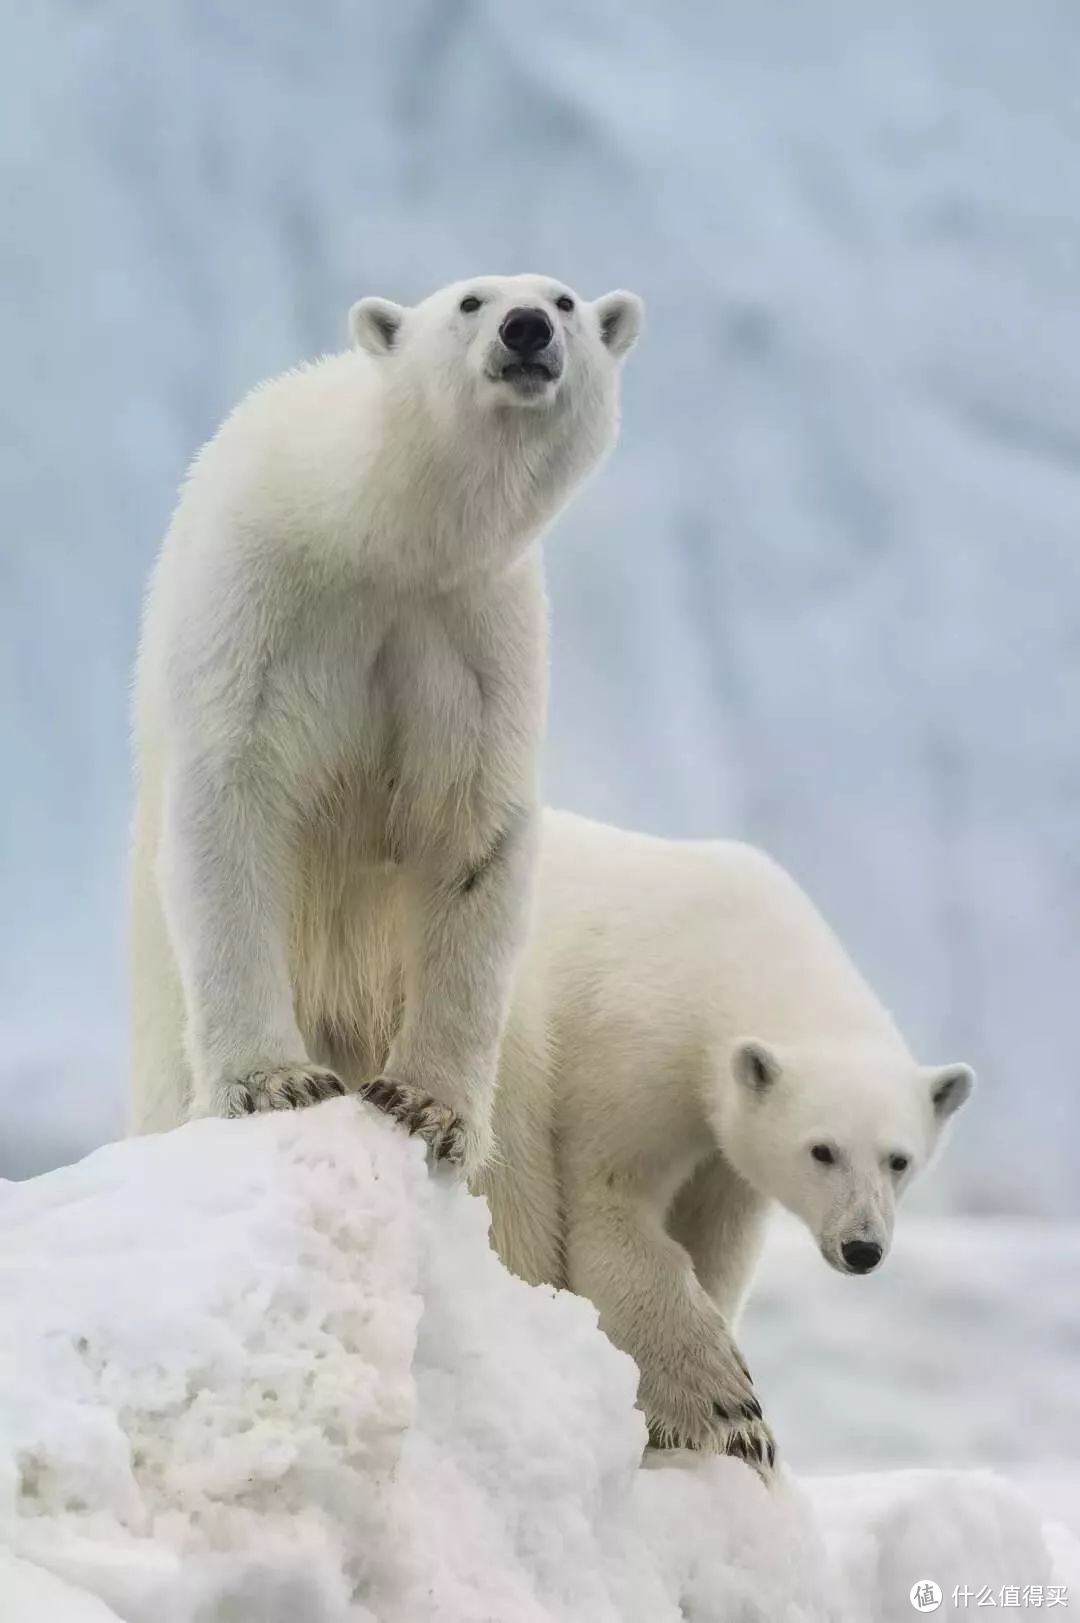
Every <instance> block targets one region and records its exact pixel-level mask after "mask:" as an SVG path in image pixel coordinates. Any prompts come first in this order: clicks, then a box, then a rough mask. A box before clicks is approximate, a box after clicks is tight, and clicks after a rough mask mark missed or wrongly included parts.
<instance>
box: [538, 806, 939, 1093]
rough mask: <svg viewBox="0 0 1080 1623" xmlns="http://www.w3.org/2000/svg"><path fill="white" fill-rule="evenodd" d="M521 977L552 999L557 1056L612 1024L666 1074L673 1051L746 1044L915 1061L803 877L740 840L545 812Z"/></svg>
mask: <svg viewBox="0 0 1080 1623" xmlns="http://www.w3.org/2000/svg"><path fill="white" fill-rule="evenodd" d="M523 979H524V980H525V983H526V987H527V989H528V991H530V992H531V991H532V989H533V988H535V987H543V988H544V994H545V998H546V1001H547V1008H548V1013H549V1020H550V1022H551V1024H552V1026H553V1028H554V1029H553V1038H554V1041H555V1043H556V1046H559V1045H561V1044H562V1043H572V1042H573V1041H574V1038H575V1035H577V1030H582V1029H585V1028H587V1029H589V1030H590V1031H593V1032H595V1031H596V1029H597V1027H598V1026H603V1027H606V1028H608V1029H609V1030H610V1031H612V1032H618V1033H619V1034H620V1035H619V1041H620V1043H624V1042H629V1041H634V1042H640V1043H641V1044H643V1045H644V1046H645V1048H646V1049H648V1050H651V1051H652V1052H653V1053H654V1054H655V1056H656V1058H657V1060H658V1062H659V1061H661V1060H663V1059H669V1058H670V1057H671V1049H672V1046H673V1045H679V1044H681V1045H691V1044H694V1043H695V1041H696V1040H699V1041H700V1042H701V1043H705V1044H707V1045H708V1047H709V1048H710V1049H719V1050H723V1049H730V1047H731V1045H733V1044H734V1043H736V1042H738V1041H740V1040H742V1039H745V1038H760V1039H763V1040H767V1041H773V1042H781V1043H783V1042H792V1043H795V1042H802V1041H809V1042H815V1043H821V1042H822V1041H823V1040H825V1041H828V1042H836V1043H851V1044H859V1045H865V1046H873V1047H875V1048H878V1049H879V1050H880V1049H882V1048H883V1047H884V1048H887V1049H891V1050H894V1051H895V1052H897V1053H898V1054H901V1055H904V1056H905V1057H906V1056H907V1052H908V1051H907V1048H906V1045H905V1044H904V1042H903V1039H902V1038H901V1036H900V1034H899V1032H898V1031H897V1029H896V1026H895V1025H894V1023H893V1021H892V1019H891V1018H890V1016H889V1014H888V1013H887V1011H886V1010H885V1009H884V1008H883V1006H882V1004H881V1003H880V1001H879V1000H878V998H877V997H876V995H875V994H874V992H873V991H872V990H871V988H870V987H869V986H868V985H867V983H866V981H865V980H864V979H863V978H862V976H861V975H860V974H859V972H858V971H857V969H856V968H855V966H854V964H853V963H852V962H851V960H850V958H849V957H848V955H847V953H846V952H845V951H844V948H843V947H842V945H841V944H840V942H839V940H838V939H837V937H836V935H835V934H834V933H833V931H832V930H831V929H830V928H829V926H828V925H827V924H826V922H825V920H824V919H823V918H822V917H821V915H820V913H819V912H818V911H817V909H816V908H815V907H814V905H813V904H812V902H811V901H810V900H809V898H808V897H807V896H806V895H805V894H804V892H803V891H802V890H801V889H800V887H799V886H798V885H797V884H796V882H795V881H794V879H792V878H791V877H790V875H788V874H787V873H786V872H785V871H784V869H783V868H781V867H780V866H779V864H778V863H776V862H774V861H773V860H772V859H771V858H770V857H768V856H766V855H765V854H764V852H762V851H759V850H757V849H756V848H755V847H753V846H750V845H745V844H742V843H740V842H738V841H731V840H719V841H716V840H714V841H704V840H702V841H697V840H683V841H675V840H665V839H658V838H654V837H652V836H650V835H645V834H637V833H628V832H626V831H623V830H621V829H614V828H611V827H609V826H606V825H603V824H599V823H594V822H591V821H589V820H587V819H585V818H582V817H578V816H575V815H573V814H570V813H566V812H555V811H547V812H545V816H544V829H543V845H542V855H541V866H540V875H539V884H538V899H537V910H536V917H535V924H534V930H533V938H532V944H531V949H530V961H529V963H528V965H527V969H526V973H525V976H524V977H523ZM576 1028H577V1029H576ZM718 1057H719V1055H718Z"/></svg>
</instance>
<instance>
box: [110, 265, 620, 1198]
mask: <svg viewBox="0 0 1080 1623" xmlns="http://www.w3.org/2000/svg"><path fill="white" fill-rule="evenodd" d="M466 295H469V296H475V297H476V298H477V299H479V300H480V301H481V303H480V308H479V309H478V310H477V311H475V312H470V313H465V312H463V311H462V310H461V308H460V305H461V302H462V299H463V298H464V297H466ZM569 296H570V295H569V290H568V289H565V288H564V287H563V286H562V285H561V284H559V283H556V282H553V281H552V280H551V279H550V278H547V277H536V276H528V277H481V278H477V279H475V280H473V281H470V282H467V283H461V284H458V285H456V286H454V287H449V288H444V289H443V290H442V291H440V292H439V293H436V294H434V295H433V296H432V297H431V298H429V299H427V300H425V301H424V302H423V303H422V304H420V305H418V306H416V307H415V308H414V309H408V310H406V309H403V308H402V307H401V306H398V305H394V304H391V303H390V302H389V301H387V300H362V301H361V302H360V304H359V305H357V306H356V307H355V308H354V310H353V311H352V312H351V315H350V330H351V333H352V336H353V339H354V343H355V346H356V347H354V348H353V349H351V350H350V351H348V352H346V353H343V354H339V355H334V356H331V357H329V358H327V359H324V360H322V361H319V362H318V363H316V364H314V365H311V366H307V367H304V368H301V369H300V370H298V371H295V372H291V373H288V374H287V375H285V376H284V377H281V378H278V379H276V380H274V381H273V382H270V383H267V384H265V385H263V386H262V387H261V388H259V389H256V390H255V391H254V392H253V393H252V394H251V395H249V396H248V398H247V399H246V400H244V401H243V402H242V403H241V405H240V406H239V407H238V408H237V409H236V411H235V412H234V413H233V414H232V416H231V417H230V418H229V419H228V420H227V421H226V422H225V424H224V425H223V427H222V428H221V430H220V431H219V433H218V434H217V436H216V437H215V438H214V439H213V440H212V441H211V442H210V444H209V445H208V446H207V447H206V448H205V449H204V450H203V451H202V452H201V453H200V455H199V457H198V458H197V460H196V462H195V464H194V466H193V468H192V470H191V473H190V475H189V477H188V481H187V484H186V485H185V488H184V490H183V492H182V495H181V499H180V503H179V506H178V508H177V511H176V514H175V517H174V519H173V522H172V525H171V527H170V529H169V532H168V535H167V536H166V539H165V543H164V546H163V548H162V552H161V555H160V558H159V560H158V564H157V568H156V571H155V575H154V580H153V584H152V588H151V591H150V595H149V599H148V603H147V607H146V614H145V621H144V627H143V638H142V645H141V650H140V656H139V664H138V673H137V692H136V709H135V732H136V751H137V764H138V776H139V798H138V808H137V813H136V819H135V830H134V840H133V885H134V897H133V907H134V917H133V942H132V970H133V977H132V978H133V1077H132V1100H131V1125H132V1127H133V1129H134V1130H137V1131H146V1130H153V1129H156V1128H161V1127H166V1126H169V1125H172V1124H174V1123H175V1122H177V1121H178V1120H180V1119H182V1118H183V1116H184V1115H185V1114H186V1113H188V1112H189V1111H193V1112H195V1113H216V1114H236V1113H238V1112H239V1111H241V1110H243V1109H250V1108H252V1107H254V1108H259V1109H264V1108H276V1107H282V1106H287V1105H289V1104H294V1103H298V1102H306V1101H307V1100H309V1099H313V1098H317V1097H321V1096H322V1095H323V1094H325V1093H328V1092H331V1091H334V1090H335V1089H336V1088H337V1087H338V1086H339V1083H338V1081H337V1075H338V1074H340V1076H341V1077H343V1078H344V1079H345V1080H346V1081H347V1082H348V1083H349V1084H351V1085H357V1084H360V1083H365V1082H370V1081H371V1080H372V1078H373V1077H375V1076H376V1075H377V1074H378V1073H380V1072H383V1071H385V1072H386V1073H387V1074H388V1076H389V1077H390V1078H391V1079H392V1082H391V1083H390V1084H388V1087H387V1088H386V1089H384V1090H383V1091H384V1094H387V1095H390V1094H392V1097H387V1098H384V1099H383V1103H384V1104H385V1107H386V1108H389V1109H392V1110H393V1112H394V1113H395V1114H399V1115H403V1116H405V1117H406V1118H407V1119H408V1120H409V1121H410V1122H411V1123H412V1124H413V1125H415V1126H417V1127H418V1129H419V1130H420V1131H422V1132H423V1134H424V1136H425V1137H427V1138H428V1140H429V1142H431V1143H432V1145H433V1146H434V1147H435V1148H437V1149H440V1150H446V1149H449V1153H450V1154H451V1155H452V1156H453V1157H454V1158H456V1159H459V1160H460V1161H461V1162H462V1163H463V1164H464V1165H465V1167H466V1170H475V1169H476V1168H477V1167H478V1166H479V1165H480V1164H482V1162H483V1160H484V1158H485V1156H486V1155H487V1153H488V1149H489V1145H490V1109H491V1095H492V1090H493V1086H494V1079H495V1068H496V1059H497V1053H498V1048H499V1042H500V1038H501V1035H502V1031H503V1026H504V1022H505V1017H506V1011H507V1001H508V996H509V990H510V985H511V979H512V974H513V970H514V966H515V963H516V961H517V957H518V953H519V950H520V944H521V940H522V938H523V935H524V931H525V927H526V923H527V909H528V901H529V891H530V879H531V873H532V867H533V852H534V846H535V823H536V793H537V791H536V758H537V751H538V745H539V741H540V736H541V731H542V724H543V715H544V698H545V608H544V595H543V586H542V578H541V570H540V560H539V549H538V546H537V540H538V537H539V535H540V533H541V532H542V530H543V529H544V528H545V527H546V526H547V525H548V524H549V523H550V522H551V520H552V518H553V517H554V516H555V514H556V513H557V512H558V510H559V509H560V508H561V507H562V506H563V504H564V503H565V502H566V501H567V500H568V499H569V497H570V496H571V494H572V493H573V491H574V489H575V488H576V486H577V485H578V484H579V483H580V482H581V480H582V479H583V478H584V477H585V476H586V475H587V474H588V473H589V472H590V471H591V470H592V469H593V468H594V467H595V466H596V464H597V462H598V461H599V460H600V458H601V457H602V456H603V454H604V453H605V451H606V450H607V449H608V447H609V446H610V445H611V443H612V441H613V439H614V436H615V432H616V420H617V394H618V388H617V378H618V369H619V364H618V363H619V361H620V359H621V357H622V355H624V354H625V353H626V351H627V350H628V349H629V348H630V346H631V345H632V343H633V341H634V339H635V337H636V335H637V331H638V329H639V326H640V315H641V312H640V305H639V302H638V301H637V300H636V299H635V298H634V297H633V296H632V295H630V294H610V295H608V296H607V297H606V298H605V299H602V300H599V301H597V302H596V303H595V304H588V303H584V302H581V301H578V300H575V301H574V308H573V309H572V310H570V311H565V310H562V309H560V308H559V305H558V302H557V301H558V300H559V299H560V298H564V299H565V298H566V297H569ZM519 306H528V307H530V308H537V307H538V308H541V309H542V310H543V311H544V312H545V313H546V315H547V316H548V318H549V319H550V322H551V326H552V338H551V343H550V345H549V346H548V349H547V351H546V352H545V364H546V365H547V367H548V370H547V372H538V371H535V370H533V371H531V372H528V374H527V375H520V371H521V369H520V368H519V369H518V374H515V373H514V371H513V369H511V370H509V371H507V370H504V368H505V367H507V366H508V365H509V363H510V362H511V361H512V360H513V356H511V355H510V352H509V351H508V350H507V349H506V347H505V345H504V344H503V343H502V342H501V339H500V323H501V322H502V320H503V317H504V316H505V315H506V314H507V313H508V312H509V311H510V310H511V309H512V308H515V307H519Z"/></svg>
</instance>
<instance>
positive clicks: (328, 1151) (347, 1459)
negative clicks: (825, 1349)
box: [0, 1100, 1053, 1623]
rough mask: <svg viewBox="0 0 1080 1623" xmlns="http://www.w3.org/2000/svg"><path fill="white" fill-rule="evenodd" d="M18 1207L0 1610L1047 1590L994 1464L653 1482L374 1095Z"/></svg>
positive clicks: (583, 1356) (879, 1599)
mask: <svg viewBox="0 0 1080 1623" xmlns="http://www.w3.org/2000/svg"><path fill="white" fill-rule="evenodd" d="M0 1223H2V1233H3V1236H4V1243H3V1248H2V1253H0V1394H2V1397H0V1602H2V1604H0V1617H3V1619H4V1623H45V1620H48V1623H107V1620H109V1619H113V1618H119V1619H124V1620H127V1623H300V1620H302V1623H337V1620H345V1619H349V1620H354V1623H367V1620H377V1623H420V1620H429V1619H430V1620H447V1623H449V1620H453V1623H465V1620H468V1623H474V1620H475V1623H481V1620H484V1623H543V1620H550V1619H559V1620H575V1623H576V1620H580V1623H639V1620H640V1623H667V1620H671V1623H679V1620H682V1619H692V1620H694V1623H711V1620H717V1623H720V1620H723V1623H848V1620H852V1623H854V1620H856V1619H857V1620H858V1623H866V1620H873V1619H878V1618H880V1619H882V1620H889V1619H893V1618H901V1617H905V1618H906V1617H908V1616H910V1615H912V1613H911V1609H910V1605H909V1602H908V1589H909V1588H910V1586H911V1584H912V1583H914V1582H915V1581H916V1579H922V1578H926V1577H931V1578H934V1577H937V1581H939V1582H941V1583H942V1584H943V1585H944V1584H945V1578H946V1576H948V1577H949V1582H950V1583H952V1582H960V1581H967V1582H969V1583H974V1582H975V1581H976V1580H978V1582H979V1583H980V1584H981V1583H984V1582H994V1581H1000V1582H1003V1583H1004V1582H1008V1583H1017V1584H1024V1583H1038V1582H1044V1583H1045V1582H1047V1581H1050V1580H1051V1579H1052V1576H1053V1572H1052V1562H1051V1559H1050V1556H1049V1554H1048V1551H1047V1544H1046V1539H1045V1536H1044V1534H1043V1530H1042V1529H1041V1527H1040V1525H1039V1521H1038V1518H1037V1517H1036V1515H1035V1513H1034V1512H1033V1510H1032V1509H1031V1508H1030V1507H1029V1506H1028V1505H1027V1503H1026V1502H1025V1501H1024V1500H1023V1499H1022V1498H1021V1497H1020V1495H1019V1494H1018V1493H1016V1492H1015V1491H1014V1490H1013V1489H1011V1488H1009V1487H1008V1486H1007V1485H1006V1484H1004V1483H1000V1482H997V1481H996V1480H995V1479H993V1478H988V1477H979V1476H976V1475H971V1476H967V1475H963V1474H960V1473H950V1474H943V1473H939V1474H936V1475H935V1474H933V1473H927V1472H920V1473H915V1472H912V1473H906V1474H903V1475H901V1476H897V1477H895V1478H890V1477H880V1478H863V1479H858V1480H855V1479H852V1480H851V1481H848V1482H844V1481H842V1480H838V1481H836V1482H825V1483H819V1484H816V1485H814V1486H813V1487H812V1490H811V1491H810V1492H807V1491H806V1490H805V1489H803V1488H801V1487H800V1486H799V1485H797V1484H796V1483H794V1482H793V1481H791V1480H790V1479H785V1480H783V1481H782V1482H781V1483H780V1484H779V1485H778V1486H777V1488H776V1489H775V1490H774V1491H772V1492H768V1491H766V1489H765V1488H764V1487H763V1486H762V1485H761V1484H760V1483H759V1482H758V1480H757V1478H756V1477H755V1476H753V1475H752V1474H751V1472H749V1471H748V1470H747V1469H746V1468H745V1467H744V1466H742V1465H741V1464H739V1463H738V1462H736V1461H733V1460H721V1459H710V1460H706V1459H700V1458H696V1457H693V1456H687V1455H681V1454H673V1455H670V1456H662V1457H660V1458H658V1459H656V1460H654V1461H652V1465H653V1468H651V1469H641V1453H642V1448H643V1445H644V1441H645V1431H644V1426H643V1423H642V1421H641V1417H640V1416H639V1415H638V1414H637V1413H636V1411H635V1410H634V1407H633V1400H634V1390H635V1385H636V1375H635V1371H634V1369H633V1366H632V1364H631V1363H630V1361H629V1360H628V1359H627V1358H625V1357H624V1356H623V1355H622V1354H620V1353H618V1352H616V1351H615V1350H614V1348H612V1347H611V1345H610V1344H609V1343H608V1342H607V1341H606V1340H605V1338H604V1337H603V1336H602V1335H601V1334H600V1333H599V1331H598V1329H597V1327H596V1315H595V1312H594V1311H593V1309H592V1308H591V1306H590V1305H589V1304H588V1303H586V1302H583V1301H580V1300H578V1299H576V1298H574V1297H572V1296H569V1295H566V1294H561V1295H560V1294H556V1293H555V1292H553V1291H550V1290H542V1289H536V1288H533V1287H530V1286H527V1285H524V1284H522V1283H521V1281H519V1280H517V1279H514V1278H512V1277H511V1276H510V1275H509V1274H508V1273H506V1272H505V1270H504V1269H503V1268H502V1267H501V1265H500V1264H499V1262H498V1260H497V1258H496V1257H495V1256H494V1255H493V1254H492V1253H491V1251H490V1250H489V1248H488V1244H487V1211H486V1208H485V1206H484V1205H483V1203H482V1202H481V1201H478V1200H475V1199H473V1198H471V1197H470V1196H469V1195H467V1194H466V1193H465V1191H464V1190H462V1189H461V1188H459V1187H457V1186H456V1185H454V1184H453V1183H451V1182H449V1181H445V1182H444V1181H442V1180H441V1179H440V1178H433V1177H431V1176H430V1175H429V1173H428V1172H427V1170H426V1168H425V1165H424V1162H423V1157H422V1153H421V1150H420V1147H419V1146H418V1145H416V1144H413V1143H411V1142H410V1141H409V1140H407V1139H405V1138H403V1137H402V1136H401V1135H400V1134H399V1133H398V1132H397V1130H396V1129H394V1128H393V1127H392V1126H391V1125H390V1124H388V1123H387V1122H385V1121H383V1120H382V1119H381V1118H379V1117H376V1116H375V1115H374V1114H373V1113H371V1112H370V1111H369V1110H367V1109H366V1107H363V1106H359V1105H357V1103H356V1102H355V1101H351V1100H340V1101H334V1102H332V1103H330V1104H327V1105H324V1106H321V1107H320V1108H319V1109H318V1110H313V1111H305V1112H301V1113H298V1114H295V1115H283V1116H273V1117H264V1118H258V1119H255V1120H246V1121H243V1122H199V1123H195V1124H193V1125H191V1126H189V1127H186V1128H184V1129H182V1130H181V1131H179V1132H176V1133H173V1134H170V1135H167V1136H164V1137H161V1138H156V1139H144V1140H140V1141H138V1142H132V1143H126V1144H117V1145H111V1146H109V1147H107V1148H106V1149H103V1150H100V1151H98V1152H97V1153H96V1154H94V1155H92V1156H90V1157H89V1158H88V1159H87V1160H85V1161H83V1162H81V1163H80V1164H79V1165H77V1166H75V1167H70V1168H66V1169H64V1170H62V1171H59V1172H55V1173H51V1174H49V1175H47V1176H45V1177H42V1178H38V1179H35V1180H33V1181H31V1182H29V1183H24V1184H0ZM938 1574H940V1575H941V1576H938ZM953 1574H956V1576H955V1577H953V1576H952V1575H953ZM999 1575H1000V1576H999Z"/></svg>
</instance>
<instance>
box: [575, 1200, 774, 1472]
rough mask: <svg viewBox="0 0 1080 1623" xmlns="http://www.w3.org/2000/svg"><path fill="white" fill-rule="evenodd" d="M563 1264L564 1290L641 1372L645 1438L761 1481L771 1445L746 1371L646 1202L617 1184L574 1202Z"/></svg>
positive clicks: (687, 1261)
mask: <svg viewBox="0 0 1080 1623" xmlns="http://www.w3.org/2000/svg"><path fill="white" fill-rule="evenodd" d="M567 1261H568V1272H569V1282H570V1286H571V1289H573V1290H575V1291H577V1292H578V1293H579V1294H581V1295H583V1296H587V1297H589V1298H590V1300H591V1301H592V1302H593V1303H594V1304H595V1305H596V1307H597V1308H598V1309H599V1313H600V1328H601V1329H602V1330H603V1331H604V1332H605V1333H606V1334H607V1336H608V1337H609V1338H610V1339H611V1341H613V1342H614V1344H615V1346H616V1347H620V1348H621V1349H622V1350H623V1351H624V1352H627V1353H629V1354H630V1356H631V1358H633V1360H634V1362H635V1363H636V1364H637V1366H638V1369H639V1371H640V1372H641V1382H640V1385H639V1387H638V1402H639V1404H640V1406H641V1408H642V1410H643V1411H644V1414H645V1418H646V1420H647V1421H648V1424H649V1436H650V1440H651V1441H653V1442H654V1443H655V1444H659V1445H662V1446H669V1447H670V1446H676V1447H686V1448H700V1449H707V1450H711V1451H713V1452H716V1453H722V1454H723V1453H727V1454H735V1455H738V1456H739V1457H740V1458H742V1459H744V1460H745V1461H746V1463H747V1464H748V1465H750V1466H752V1467H753V1468H754V1469H755V1470H756V1471H758V1472H759V1473H761V1474H762V1475H763V1476H764V1475H768V1474H769V1472H770V1471H771V1470H772V1467H773V1464H774V1461H775V1457H776V1446H775V1443H774V1442H773V1438H772V1434H771V1432H770V1431H769V1428H768V1426H767V1425H766V1423H765V1421H764V1419H763V1417H762V1413H761V1405H760V1403H759V1402H758V1399H757V1396H756V1394H755V1392H754V1386H753V1382H752V1381H751V1379H750V1375H749V1372H748V1370H747V1368H746V1365H745V1363H744V1362H743V1359H742V1356H741V1355H740V1353H739V1350H738V1348H737V1347H736V1346H735V1343H734V1341H733V1340H732V1338H731V1335H730V1332H729V1331H728V1327H727V1324H726V1323H725V1321H724V1318H723V1315H722V1314H721V1313H720V1311H719V1309H718V1308H717V1307H716V1306H715V1304H714V1303H713V1302H712V1301H710V1299H709V1297H708V1296H707V1295H706V1293H705V1291H704V1290H703V1289H702V1287H701V1285H700V1284H699V1282H698V1280H697V1278H696V1276H695V1274H694V1269H693V1264H692V1262H691V1260H690V1257H689V1256H688V1255H687V1253H686V1252H685V1251H684V1250H683V1248H682V1246H680V1245H678V1244H677V1243H676V1242H675V1241H674V1240H673V1239H672V1238H671V1237H670V1235H668V1234H667V1233H666V1232H665V1230H664V1228H663V1226H662V1223H661V1222H660V1220H659V1218H658V1217H656V1216H655V1214H654V1213H653V1212H652V1211H651V1210H650V1209H649V1207H648V1204H647V1203H646V1202H645V1201H643V1200H642V1199H641V1198H640V1197H636V1196H635V1195H634V1194H633V1193H632V1192H627V1191H622V1190H619V1189H617V1188H616V1187H614V1186H610V1187H605V1188H604V1189H603V1190H602V1191H593V1192H590V1193H588V1194H587V1195H585V1196H584V1198H579V1199H571V1200H570V1201H569V1202H568V1209H567Z"/></svg>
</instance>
